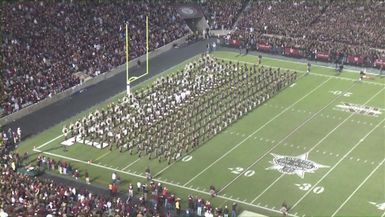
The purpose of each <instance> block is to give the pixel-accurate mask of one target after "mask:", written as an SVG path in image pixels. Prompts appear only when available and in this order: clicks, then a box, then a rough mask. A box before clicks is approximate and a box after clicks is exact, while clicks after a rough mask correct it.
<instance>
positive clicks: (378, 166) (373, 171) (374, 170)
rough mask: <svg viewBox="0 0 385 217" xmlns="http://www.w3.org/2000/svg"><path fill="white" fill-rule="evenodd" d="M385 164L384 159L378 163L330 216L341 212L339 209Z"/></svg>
mask: <svg viewBox="0 0 385 217" xmlns="http://www.w3.org/2000/svg"><path fill="white" fill-rule="evenodd" d="M384 162H385V158H384V159H383V160H382V161H381V163H379V164H378V165H377V166H376V168H374V169H373V170H372V172H371V173H370V174H369V175H368V176H367V177H366V178H365V179H364V181H362V182H361V184H360V185H359V186H358V187H357V188H356V189H355V190H354V191H353V192H352V193H351V194H350V195H349V197H348V198H346V200H345V201H344V202H343V203H342V204H341V206H340V207H338V209H337V210H336V211H335V212H334V213H333V214H332V217H333V216H335V215H336V214H337V213H338V211H340V210H341V208H342V207H343V206H344V205H345V204H346V203H347V202H348V201H349V200H350V198H352V197H353V195H354V194H355V193H356V192H357V191H358V190H359V189H360V188H361V187H362V186H363V185H364V184H365V183H366V182H367V181H368V179H369V178H370V177H371V176H372V175H373V174H374V173H375V172H376V171H377V170H378V168H380V167H381V166H382V164H384Z"/></svg>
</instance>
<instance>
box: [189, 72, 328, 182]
mask: <svg viewBox="0 0 385 217" xmlns="http://www.w3.org/2000/svg"><path fill="white" fill-rule="evenodd" d="M330 79H331V78H328V79H327V80H325V81H323V82H322V83H321V84H319V85H318V86H317V87H315V88H314V89H313V90H312V91H310V92H308V93H307V94H306V95H305V96H303V97H301V98H300V99H299V100H297V101H296V102H294V103H293V104H291V105H290V106H289V107H287V108H286V109H284V110H282V111H281V112H280V113H279V114H277V115H276V116H274V117H273V118H272V119H270V120H269V121H267V122H266V123H264V124H263V125H262V126H261V127H259V128H258V129H257V130H255V131H254V132H252V133H251V134H250V135H248V136H247V137H246V138H245V139H243V140H242V141H240V142H239V143H238V144H237V145H235V146H234V147H233V148H231V149H230V150H229V151H227V152H226V153H225V154H223V155H222V156H221V157H220V158H218V159H216V160H215V161H214V162H212V163H211V164H210V165H209V166H208V167H206V168H205V169H203V170H202V171H201V172H199V173H198V174H197V175H195V176H194V177H193V178H191V179H190V180H189V181H188V182H186V183H185V184H184V185H183V186H186V185H188V184H189V183H191V182H192V181H193V180H194V179H196V178H197V177H198V176H200V175H201V174H202V173H204V172H206V170H208V169H209V168H210V167H212V166H213V165H214V164H216V163H217V162H218V161H220V160H222V159H223V158H225V157H226V156H227V155H228V154H230V153H231V152H232V151H233V150H234V149H236V148H238V147H239V146H240V145H241V144H243V143H244V142H245V141H246V140H248V139H249V138H250V137H252V136H253V135H254V134H256V133H257V132H259V131H260V130H261V129H263V128H264V127H266V126H267V125H268V124H269V123H271V122H272V121H274V120H275V119H277V118H278V117H280V116H281V115H282V114H283V113H285V112H286V111H288V110H290V109H291V108H292V107H293V106H295V105H296V104H297V103H299V102H301V101H302V100H303V99H305V98H306V97H307V96H309V95H310V94H312V93H313V92H315V91H316V90H318V89H319V88H320V87H322V86H323V85H324V84H325V83H326V82H328V81H329V80H330Z"/></svg>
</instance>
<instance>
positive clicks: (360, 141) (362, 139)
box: [291, 88, 385, 209]
mask: <svg viewBox="0 0 385 217" xmlns="http://www.w3.org/2000/svg"><path fill="white" fill-rule="evenodd" d="M383 89H384V88H382V89H381V91H382V90H383ZM384 121H385V119H382V121H380V122H379V123H378V124H377V125H376V126H375V127H374V128H372V129H371V130H370V131H369V132H368V133H367V134H366V135H365V136H364V137H362V138H361V139H360V140H359V141H358V142H357V143H356V144H355V145H354V146H353V147H352V148H351V149H350V150H349V151H348V152H347V153H346V154H345V155H344V156H343V157H342V158H341V159H340V160H339V161H338V162H337V163H336V164H335V165H334V166H333V167H332V168H331V169H330V170H329V171H328V172H327V173H325V175H323V176H322V177H321V179H319V180H318V181H317V182H316V183H315V184H314V185H313V186H312V187H311V188H310V189H309V190H308V191H307V192H306V193H305V194H304V195H303V196H302V197H301V198H300V199H299V200H298V201H297V202H296V203H295V204H294V205H293V206H292V207H291V208H292V209H293V208H294V207H296V206H297V205H298V204H299V203H300V202H301V201H302V200H303V199H304V198H305V197H306V196H307V195H308V194H309V193H310V192H311V191H313V189H314V188H315V187H316V186H318V184H319V183H320V182H322V180H324V179H325V178H326V177H327V176H328V175H329V174H330V173H331V172H332V171H333V170H334V169H335V168H336V167H337V166H338V165H339V164H340V163H341V162H342V161H343V160H344V159H345V158H346V157H347V156H348V155H349V154H350V153H351V152H352V151H354V149H356V148H357V146H359V145H360V144H361V143H362V142H363V141H364V140H365V139H366V138H367V137H368V136H369V135H370V134H371V133H372V132H373V131H374V130H375V129H376V128H377V127H379V126H380V125H381V124H382V123H383V122H384Z"/></svg>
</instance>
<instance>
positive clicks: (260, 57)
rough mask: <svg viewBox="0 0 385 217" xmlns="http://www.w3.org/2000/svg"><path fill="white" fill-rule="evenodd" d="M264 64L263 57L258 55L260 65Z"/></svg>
mask: <svg viewBox="0 0 385 217" xmlns="http://www.w3.org/2000/svg"><path fill="white" fill-rule="evenodd" d="M261 64H262V55H261V54H259V55H258V65H261Z"/></svg>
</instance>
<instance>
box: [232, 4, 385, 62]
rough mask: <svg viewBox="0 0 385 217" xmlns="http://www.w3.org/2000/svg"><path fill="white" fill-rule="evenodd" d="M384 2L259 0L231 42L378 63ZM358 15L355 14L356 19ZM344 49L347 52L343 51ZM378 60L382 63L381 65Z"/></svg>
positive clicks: (381, 55)
mask: <svg viewBox="0 0 385 217" xmlns="http://www.w3.org/2000/svg"><path fill="white" fill-rule="evenodd" d="M384 10H385V3H383V2H379V1H354V2H341V1H296V0H294V1H293V0H292V1H282V2H271V1H258V2H253V3H252V4H251V7H250V8H249V9H248V10H247V11H246V12H244V13H243V14H242V15H241V17H240V21H239V23H238V25H237V26H236V27H235V32H234V33H232V34H231V35H230V36H228V39H229V42H228V43H229V44H233V45H235V46H238V44H240V43H241V42H242V43H249V44H250V46H251V48H253V49H258V50H260V51H265V52H271V53H275V54H284V55H288V56H296V57H306V58H311V59H317V60H325V61H333V62H334V61H336V60H341V59H343V61H344V62H345V63H350V64H354V65H360V66H375V67H379V66H380V65H379V64H378V63H382V62H383V61H381V60H382V59H384V58H385V52H384V50H383V48H384V45H385V41H384V40H385V37H383V30H382V28H376V27H378V26H381V23H382V22H383V19H384V18H383V11H384ZM351 18H353V19H351ZM341 54H343V56H341ZM376 63H377V64H376Z"/></svg>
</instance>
